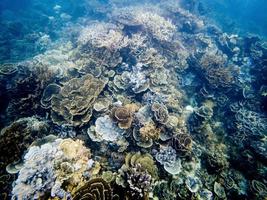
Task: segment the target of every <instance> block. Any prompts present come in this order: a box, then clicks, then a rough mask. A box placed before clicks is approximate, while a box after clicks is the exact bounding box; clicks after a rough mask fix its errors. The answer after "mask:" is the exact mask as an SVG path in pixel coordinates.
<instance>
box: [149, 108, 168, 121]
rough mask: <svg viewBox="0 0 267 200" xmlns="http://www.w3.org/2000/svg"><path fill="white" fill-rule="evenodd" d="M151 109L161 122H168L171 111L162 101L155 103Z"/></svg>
mask: <svg viewBox="0 0 267 200" xmlns="http://www.w3.org/2000/svg"><path fill="white" fill-rule="evenodd" d="M151 110H152V111H153V113H154V117H155V119H156V121H157V122H159V123H160V124H166V123H167V121H168V118H169V112H168V109H167V107H166V106H165V105H163V104H160V103H153V104H152V105H151Z"/></svg>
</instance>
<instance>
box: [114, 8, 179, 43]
mask: <svg viewBox="0 0 267 200" xmlns="http://www.w3.org/2000/svg"><path fill="white" fill-rule="evenodd" d="M113 16H114V19H116V20H117V21H119V22H120V23H123V24H126V25H130V26H131V25H135V26H136V25H141V26H143V27H144V29H146V30H147V31H148V32H150V33H151V34H152V35H153V37H155V38H156V39H158V40H160V41H161V40H163V41H164V40H170V39H171V38H172V36H173V34H174V32H175V30H176V27H175V26H174V25H173V23H172V22H171V21H170V20H169V19H165V18H164V17H162V16H160V15H158V14H157V13H155V12H152V11H149V10H147V9H140V7H128V8H123V9H121V10H118V11H116V12H114V13H113Z"/></svg>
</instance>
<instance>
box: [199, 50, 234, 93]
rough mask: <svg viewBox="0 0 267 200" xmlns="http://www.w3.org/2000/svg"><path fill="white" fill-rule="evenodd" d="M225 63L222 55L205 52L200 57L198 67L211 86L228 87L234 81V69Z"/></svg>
mask: <svg viewBox="0 0 267 200" xmlns="http://www.w3.org/2000/svg"><path fill="white" fill-rule="evenodd" d="M225 65H226V61H225V59H224V57H223V56H219V55H215V54H205V55H204V56H203V57H202V58H201V59H200V67H201V69H202V70H203V71H204V76H205V78H206V80H207V81H208V82H209V84H210V86H211V87H213V88H218V87H230V86H231V85H232V84H233V83H234V75H233V73H234V71H233V69H232V67H225Z"/></svg>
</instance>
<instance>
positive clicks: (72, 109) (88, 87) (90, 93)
mask: <svg viewBox="0 0 267 200" xmlns="http://www.w3.org/2000/svg"><path fill="white" fill-rule="evenodd" d="M105 85H106V81H104V80H100V79H97V78H94V77H93V76H92V75H90V74H88V75H85V76H83V77H81V78H73V79H71V80H70V81H68V82H66V83H65V84H64V85H63V87H61V90H60V92H59V93H58V94H55V95H53V96H52V98H51V107H52V113H51V116H52V120H53V122H54V123H56V124H63V123H68V124H71V125H73V126H82V125H84V124H86V123H87V122H88V121H89V120H90V118H91V116H92V110H93V103H94V102H95V100H96V99H97V97H98V95H99V94H100V93H101V92H102V90H103V88H104V87H105Z"/></svg>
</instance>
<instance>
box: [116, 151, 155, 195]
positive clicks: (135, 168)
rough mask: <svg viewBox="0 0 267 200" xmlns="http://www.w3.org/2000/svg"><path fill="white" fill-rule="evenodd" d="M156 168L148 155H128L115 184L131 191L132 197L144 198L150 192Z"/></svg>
mask: <svg viewBox="0 0 267 200" xmlns="http://www.w3.org/2000/svg"><path fill="white" fill-rule="evenodd" d="M157 171H158V170H157V167H156V165H155V163H154V161H153V158H152V156H151V155H150V154H141V153H129V154H127V155H126V158H125V164H124V165H123V166H122V167H121V169H120V170H119V173H120V174H119V176H118V177H117V179H116V182H117V183H118V184H119V185H122V186H124V187H127V188H128V189H130V190H131V191H132V196H137V197H140V196H141V197H144V196H147V194H148V192H149V191H151V190H152V183H153V181H154V180H155V179H156V178H157V173H158V172H157Z"/></svg>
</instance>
